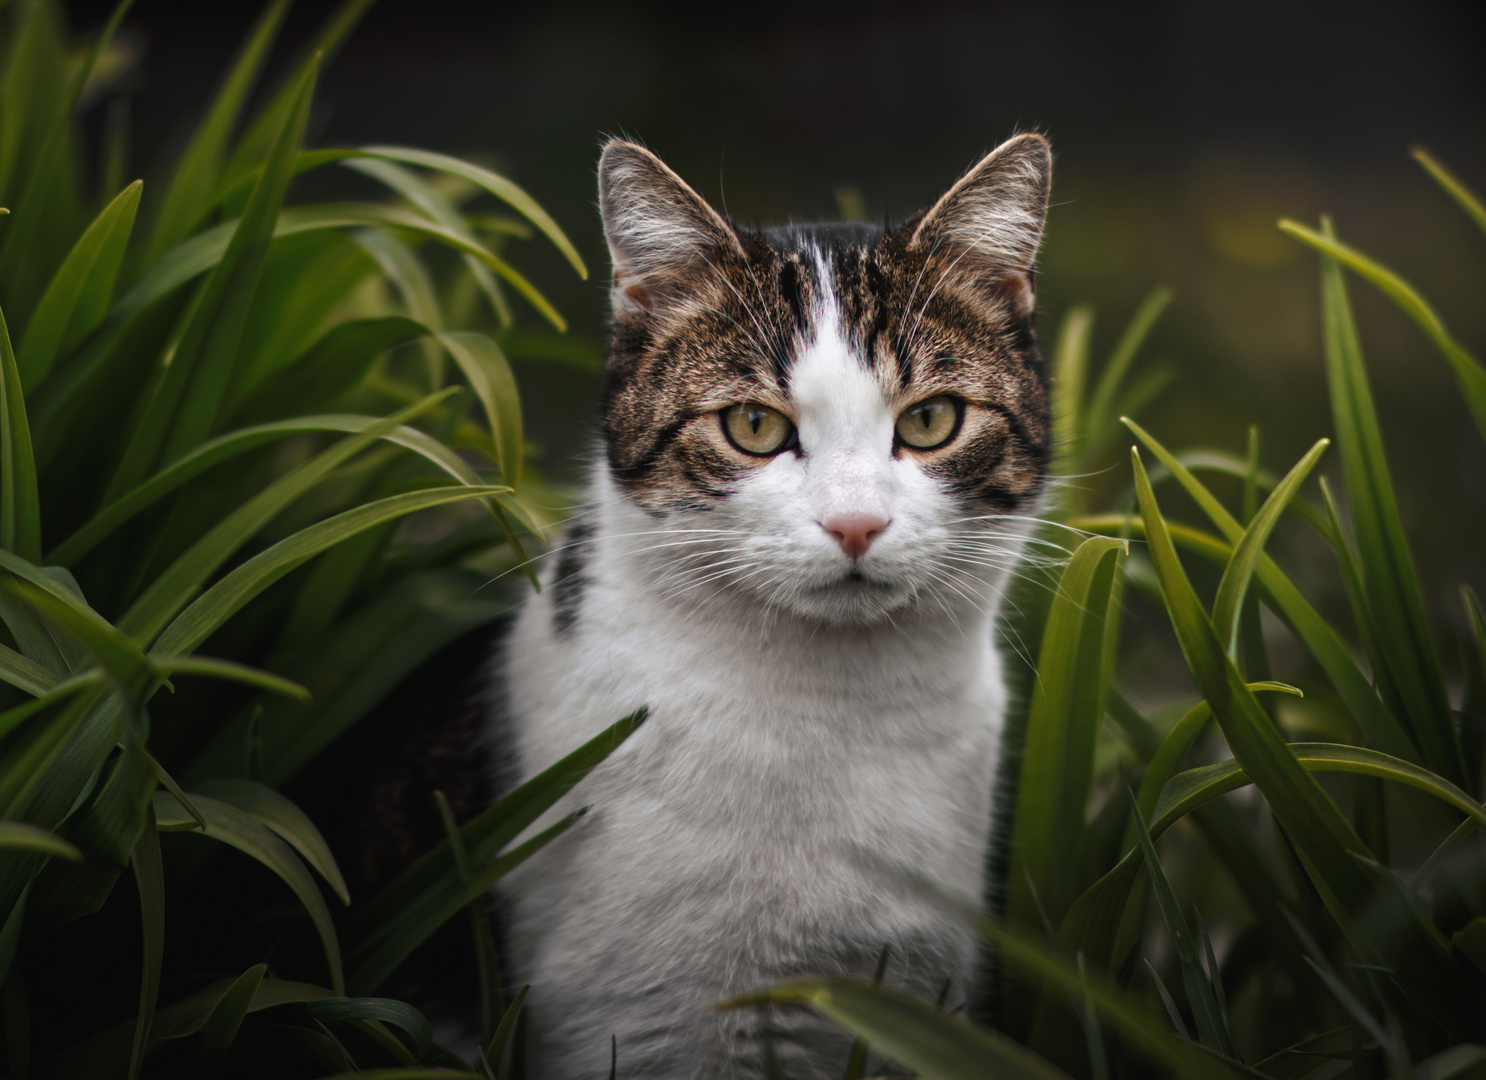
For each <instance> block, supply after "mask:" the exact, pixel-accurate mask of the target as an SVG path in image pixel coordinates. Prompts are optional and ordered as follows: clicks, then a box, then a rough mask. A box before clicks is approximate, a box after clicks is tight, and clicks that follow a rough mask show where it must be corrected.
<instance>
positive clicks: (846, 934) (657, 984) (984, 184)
mask: <svg viewBox="0 0 1486 1080" xmlns="http://www.w3.org/2000/svg"><path fill="white" fill-rule="evenodd" d="M1051 168H1052V162H1051V153H1050V150H1049V146H1048V143H1047V141H1046V139H1045V138H1043V137H1042V136H1041V135H1038V134H1035V133H1029V134H1023V135H1020V136H1018V137H1016V138H1013V139H1011V140H1009V141H1008V142H1006V143H1004V144H1002V145H1001V146H1000V147H999V148H997V149H996V150H994V151H993V152H992V153H990V154H989V155H987V156H986V157H985V158H984V159H982V160H981V161H980V162H979V163H978V164H977V165H975V166H974V167H973V168H972V169H971V170H970V171H969V172H968V173H967V174H966V175H965V176H964V177H963V178H962V179H960V180H959V181H958V182H957V183H956V184H955V185H954V186H953V187H952V188H950V189H949V191H948V192H947V193H946V194H945V195H944V196H943V197H942V198H940V199H939V201H938V202H937V203H935V204H934V205H933V207H931V208H930V209H929V210H927V211H923V212H920V213H918V214H916V215H914V216H913V217H911V218H909V219H908V220H907V221H906V222H904V223H903V224H901V225H899V226H897V227H894V228H887V227H877V226H873V225H866V224H831V225H791V226H786V227H781V228H769V229H763V230H757V229H747V228H744V227H742V226H740V225H738V224H737V223H735V222H733V221H731V220H729V219H728V218H727V217H726V216H724V215H723V214H721V213H718V212H717V211H716V210H714V209H713V208H712V207H711V206H710V205H709V204H708V203H707V202H706V201H705V200H704V199H702V198H701V196H699V195H698V194H697V193H696V192H695V191H693V190H692V189H691V188H690V187H688V186H687V185H686V183H685V182H683V181H682V180H681V178H680V177H679V176H677V175H676V174H675V173H674V172H672V171H671V170H670V169H669V168H668V167H667V166H666V165H665V164H664V163H663V162H662V161H661V160H660V159H659V158H658V157H656V156H655V155H654V154H652V153H651V152H650V151H648V150H646V149H644V148H643V147H641V146H639V145H636V144H635V143H632V142H626V141H618V140H616V141H612V142H609V143H608V144H607V146H606V147H605V148H604V150H603V154H602V157H601V159H600V163H599V176H598V179H599V207H600V212H601V215H602V218H603V226H604V232H605V236H606V238H607V240H608V245H609V251H610V255H611V257H612V260H613V279H612V288H611V293H610V296H611V302H612V307H613V340H612V345H611V348H610V351H609V354H608V360H607V365H606V384H607V386H606V391H605V396H604V402H603V442H604V455H603V457H602V459H601V460H600V461H597V462H596V463H595V466H594V468H593V469H592V475H591V478H590V481H589V484H588V487H587V495H586V499H587V502H586V505H585V507H584V509H583V510H582V511H581V512H579V513H578V514H576V515H575V517H574V518H573V520H572V522H571V524H570V526H569V530H568V533H567V535H566V537H565V539H564V541H563V545H562V547H561V548H560V553H559V555H558V557H557V558H556V560H555V562H554V564H553V566H551V567H550V568H549V569H548V570H547V571H546V572H545V580H544V582H543V584H544V587H543V589H542V590H541V592H540V593H537V594H535V595H532V596H531V597H530V598H529V599H528V600H527V601H526V602H525V605H524V608H523V609H522V611H521V613H520V614H519V616H518V618H517V620H516V624H515V626H514V628H513V631H512V633H511V635H510V637H509V639H508V640H507V641H506V643H505V645H504V647H503V648H502V649H501V650H500V651H499V653H498V655H497V657H496V660H495V667H496V669H497V671H498V672H499V677H500V679H501V682H502V685H503V687H504V689H503V690H502V692H501V698H502V701H501V702H500V704H499V708H498V709H497V710H496V711H497V712H499V713H500V714H501V715H502V717H503V719H501V720H500V721H499V722H498V723H499V724H500V725H502V726H503V730H504V733H505V737H506V738H508V739H510V740H511V741H512V742H513V743H514V751H515V755H516V759H517V761H518V762H519V772H520V774H521V775H520V779H525V778H528V777H530V776H532V775H534V774H535V773H536V772H537V771H540V770H541V769H542V768H544V767H546V766H547V765H549V764H551V763H552V762H553V761H556V760H557V759H558V758H559V757H561V756H562V755H563V754H565V753H567V752H569V751H571V750H573V749H574V748H575V747H577V746H578V745H580V744H581V743H582V742H583V741H585V740H586V739H588V738H590V737H592V736H593V735H594V734H596V733H597V732H598V731H600V730H602V729H603V728H604V727H605V726H606V725H608V724H610V723H612V722H614V721H615V720H616V719H618V718H619V717H621V716H624V715H625V714H627V713H629V712H631V711H632V710H634V709H636V708H638V707H639V706H648V707H649V710H650V713H649V719H648V720H647V721H646V723H645V724H644V726H642V727H641V728H640V729H639V731H638V732H637V733H636V734H635V735H633V736H632V737H631V738H630V739H629V740H628V741H627V742H626V743H625V744H624V745H623V746H621V747H620V749H619V750H618V751H617V752H616V753H615V754H614V755H613V756H612V757H611V758H610V759H609V760H608V761H606V762H605V763H604V764H603V765H601V766H600V767H599V768H598V769H597V770H595V771H594V773H593V774H592V775H590V776H589V777H588V778H587V779H586V780H585V781H584V782H583V784H582V785H580V787H579V788H578V789H577V790H576V791H575V792H573V793H572V794H571V795H570V796H569V797H568V798H567V799H566V800H565V801H564V802H563V803H562V804H560V805H559V807H557V808H555V809H554V810H553V811H552V812H551V814H549V816H548V817H547V818H545V819H544V821H551V820H554V819H555V815H556V814H559V813H566V812H568V811H570V810H571V809H573V808H574V807H575V806H578V805H580V804H586V805H591V807H592V810H591V812H590V813H588V814H587V816H586V817H584V818H583V819H581V820H580V822H579V823H578V824H577V825H576V826H575V827H574V828H572V829H571V830H570V831H568V832H567V833H566V834H564V835H563V836H562V837H561V838H559V839H558V840H557V841H556V842H554V843H552V844H551V845H550V846H549V847H547V848H545V849H543V850H542V851H540V852H539V853H538V854H536V855H535V856H534V857H533V858H531V859H530V860H529V861H528V862H527V863H526V864H525V865H523V866H522V867H520V868H519V869H518V870H517V871H516V872H515V873H513V874H512V875H510V876H509V877H508V878H507V879H506V880H505V881H504V882H503V888H502V893H503V897H504V901H505V904H506V907H507V910H508V912H509V924H508V926H507V936H508V938H509V941H510V948H511V959H512V961H513V962H514V978H515V981H516V984H517V985H520V984H521V983H527V982H529V983H530V984H531V991H530V995H529V998H528V1007H529V1009H530V1023H531V1055H532V1057H531V1061H532V1075H533V1076H534V1077H536V1078H538V1080H567V1078H583V1080H590V1078H592V1080H597V1078H599V1077H602V1076H604V1075H607V1074H608V1070H609V1067H610V1053H611V1036H612V1037H613V1039H614V1046H615V1047H616V1048H617V1061H618V1075H619V1076H621V1077H644V1078H656V1080H671V1078H675V1080H692V1078H694V1077H705V1078H708V1080H712V1078H718V1077H754V1076H764V1075H766V1064H765V1062H766V1057H767V1056H769V1055H772V1057H773V1059H774V1061H775V1062H777V1067H778V1069H779V1070H780V1072H781V1073H782V1075H783V1076H785V1077H788V1078H790V1080H807V1078H812V1077H826V1076H829V1077H838V1076H840V1075H841V1073H842V1071H843V1069H844V1068H845V1062H846V1059H847V1056H848V1053H849V1050H850V1046H851V1043H852V1039H851V1036H850V1035H849V1034H848V1033H846V1032H845V1031H844V1029H841V1028H839V1027H837V1026H836V1025H833V1024H831V1023H829V1022H827V1021H825V1020H824V1019H822V1018H820V1017H818V1016H816V1015H815V1014H814V1013H811V1012H809V1011H807V1010H801V1009H795V1010H787V1009H773V1010H760V1009H744V1010H733V1011H717V1010H714V1009H712V1007H711V1006H712V1005H713V1004H714V1003H715V1002H717V1001H719V1000H720V999H723V998H725V997H728V996H729V995H735V994H739V993H742V992H745V991H749V990H754V989H758V988H760V987H763V986H767V985H769V984H770V983H773V982H775V981H778V980H783V979H786V978H789V977H792V976H800V975H805V974H810V973H853V974H857V975H863V976H870V975H871V973H872V971H873V969H874V967H875V966H876V964H877V961H878V959H879V956H880V954H881V953H882V951H883V949H884V947H885V946H886V947H887V948H888V949H889V950H890V955H891V960H890V967H889V972H890V974H889V978H888V982H889V983H890V984H894V985H897V986H899V987H903V988H906V989H907V990H909V991H911V992H914V993H917V994H920V995H924V996H928V997H933V996H935V995H936V994H937V993H939V992H940V990H941V988H942V987H943V986H944V984H945V981H946V980H949V981H950V984H951V985H952V987H953V988H954V989H953V991H952V993H953V994H954V995H957V996H958V997H959V998H960V999H963V998H964V996H965V995H966V994H968V993H969V991H970V986H971V981H972V979H973V976H974V968H975V956H976V943H975V941H974V940H973V938H972V935H971V934H970V933H969V932H968V931H967V930H965V929H964V928H963V927H961V926H959V925H956V924H953V923H951V922H949V921H947V920H946V919H945V918H944V917H943V916H942V915H941V914H940V913H938V911H936V909H935V907H934V906H933V905H932V904H930V903H929V902H927V901H925V900H922V899H915V898H913V896H912V895H911V894H905V892H904V890H902V889H901V888H895V887H894V883H893V880H892V876H891V874H890V873H889V872H887V871H885V870H884V867H885V866H894V865H899V866H903V867H907V868H910V869H911V870H913V871H916V872H917V873H919V874H921V875H923V876H925V877H927V878H929V879H932V880H933V881H935V882H938V883H941V884H942V885H943V886H945V887H946V888H948V889H950V890H953V891H954V892H957V893H960V894H963V895H966V896H971V897H977V896H981V895H983V894H984V891H985V888H986V886H987V881H986V876H987V870H986V867H987V862H988V851H989V848H990V846H991V843H992V837H993V816H994V813H993V810H994V805H995V799H996V795H997V792H996V790H995V788H996V779H995V777H996V771H997V762H998V758H999V754H1000V745H999V744H1000V734H1001V728H1002V716H1003V713H1004V709H1005V702H1006V690H1005V687H1004V684H1003V679H1002V669H1001V662H1000V659H999V656H998V653H997V649H996V645H995V627H996V621H997V617H998V612H999V609H1000V597H1001V595H1002V593H1003V591H1004V589H1005V587H1006V584H1007V582H1008V580H1009V578H1010V576H1011V575H1012V574H1014V573H1015V568H1016V565H1017V562H1018V559H1019V558H1021V555H1022V549H1023V547H1024V545H1025V542H1026V535H1027V532H1028V529H1029V517H1030V514H1031V513H1034V512H1035V510H1036V507H1037V505H1038V502H1039V499H1040V497H1041V495H1042V493H1043V491H1044V488H1045V479H1046V469H1047V464H1048V458H1049V447H1050V431H1051V425H1050V420H1049V410H1048V391H1047V385H1046V375H1045V372H1044V367H1043V363H1042V359H1041V357H1040V354H1039V352H1038V346H1037V338H1036V332H1035V327H1034V318H1033V307H1034V260H1035V257H1036V254H1037V250H1038V246H1039V243H1040V240H1041V234H1042V229H1043V223H1044V220H1045V217H1046V212H1047V203H1048V194H1049V188H1050V184H1051ZM496 723H497V721H494V720H492V725H495V724H496ZM768 1067H769V1068H772V1067H773V1066H768Z"/></svg>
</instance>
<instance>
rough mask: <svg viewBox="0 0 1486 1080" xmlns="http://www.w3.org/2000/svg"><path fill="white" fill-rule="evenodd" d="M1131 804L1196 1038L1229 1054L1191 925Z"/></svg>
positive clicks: (1230, 1046)
mask: <svg viewBox="0 0 1486 1080" xmlns="http://www.w3.org/2000/svg"><path fill="white" fill-rule="evenodd" d="M1130 804H1131V806H1132V807H1133V809H1134V816H1135V835H1136V837H1137V838H1138V839H1139V840H1140V849H1141V851H1142V853H1143V854H1144V855H1145V868H1146V871H1147V873H1149V874H1150V878H1151V888H1152V890H1153V891H1154V892H1155V894H1156V903H1157V906H1158V907H1159V908H1160V909H1161V919H1162V921H1163V922H1165V923H1166V931H1167V933H1168V934H1169V935H1170V937H1171V943H1172V945H1173V946H1174V947H1175V949H1176V956H1177V960H1178V962H1179V963H1180V965H1181V969H1182V984H1183V985H1184V986H1185V987H1186V990H1187V1004H1188V1006H1190V1007H1191V1009H1192V1020H1193V1022H1194V1023H1195V1024H1196V1025H1197V1037H1198V1038H1199V1039H1200V1040H1201V1041H1202V1045H1203V1046H1206V1047H1208V1048H1209V1049H1211V1050H1216V1051H1218V1052H1219V1053H1221V1054H1224V1055H1226V1056H1229V1057H1231V1056H1232V1055H1233V1043H1232V1040H1231V1039H1229V1038H1228V1034H1227V1031H1226V1028H1225V1026H1224V1024H1223V1018H1222V1014H1221V1013H1220V1012H1219V1011H1218V1003H1217V1000H1216V999H1215V998H1214V997H1213V993H1212V986H1211V985H1210V984H1209V983H1208V981H1207V980H1206V979H1205V978H1204V977H1203V973H1202V967H1201V964H1200V963H1199V961H1198V958H1197V944H1196V941H1195V940H1194V939H1193V937H1192V928H1191V927H1190V926H1188V925H1187V920H1186V918H1185V917H1184V916H1183V915H1182V909H1181V905H1180V904H1179V903H1178V902H1177V899H1176V893H1175V892H1174V891H1172V888H1171V882H1170V881H1169V880H1168V879H1167V877H1166V871H1165V869H1164V868H1163V867H1162V866H1161V857H1160V856H1159V855H1158V854H1157V853H1156V845H1155V842H1154V841H1153V840H1151V834H1150V831H1149V830H1148V829H1147V828H1146V824H1145V816H1144V815H1143V814H1141V812H1140V806H1139V805H1138V804H1137V803H1136V802H1135V796H1134V795H1133V794H1132V795H1131V797H1130ZM1168 1008H1169V1006H1168Z"/></svg>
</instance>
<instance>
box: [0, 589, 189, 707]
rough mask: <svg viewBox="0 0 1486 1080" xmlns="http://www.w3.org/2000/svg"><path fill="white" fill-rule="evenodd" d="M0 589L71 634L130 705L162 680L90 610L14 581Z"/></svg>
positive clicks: (140, 654)
mask: <svg viewBox="0 0 1486 1080" xmlns="http://www.w3.org/2000/svg"><path fill="white" fill-rule="evenodd" d="M0 589H4V590H5V591H7V592H10V593H12V594H13V595H15V596H16V597H18V598H19V599H21V600H22V601H24V602H25V603H26V604H28V605H30V606H31V607H32V608H33V609H34V610H36V611H38V612H40V613H41V614H43V615H44V616H45V617H46V618H47V619H48V620H49V621H51V622H52V623H53V624H54V625H58V626H61V627H63V628H65V629H66V630H67V631H68V632H69V633H70V634H72V635H73V636H74V637H75V638H76V640H77V641H79V642H80V643H81V644H82V646H83V648H84V649H85V650H86V652H87V653H88V655H89V656H90V657H91V658H92V659H93V660H94V661H95V662H96V663H97V664H98V666H100V667H102V668H103V670H104V671H105V672H106V673H107V675H108V677H109V679H110V680H111V681H112V682H113V683H114V685H115V687H117V689H118V690H119V692H120V693H121V694H122V695H123V696H124V698H125V699H126V700H127V701H128V702H129V703H130V704H131V705H139V704H142V703H143V701H144V699H145V698H146V697H147V696H148V694H149V693H150V692H151V691H153V690H154V688H155V687H156V686H157V685H159V683H160V682H162V681H163V680H164V673H163V672H162V671H160V669H159V668H158V667H156V666H155V664H154V662H153V661H152V660H151V659H150V658H149V657H147V656H146V655H145V654H144V653H143V651H141V650H140V648H139V646H138V645H137V644H136V643H135V642H134V641H133V640H132V639H131V638H130V637H129V636H128V635H126V634H123V633H121V632H119V631H118V630H116V629H114V627H112V626H110V625H109V624H108V622H107V621H105V620H104V619H103V618H102V616H100V615H98V614H96V613H95V612H93V611H92V610H91V609H87V608H83V609H81V610H80V609H79V607H78V606H75V605H73V604H67V603H63V602H62V601H60V600H58V599H57V598H56V597H55V596H54V595H53V594H52V593H49V592H45V591H43V590H41V589H38V588H36V587H35V586H34V585H32V584H30V583H29V582H25V581H21V580H19V579H17V578H9V577H6V578H0Z"/></svg>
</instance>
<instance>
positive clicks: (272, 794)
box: [196, 777, 351, 904]
mask: <svg viewBox="0 0 1486 1080" xmlns="http://www.w3.org/2000/svg"><path fill="white" fill-rule="evenodd" d="M196 788H197V790H198V791H200V792H201V793H202V794H203V795H209V796H211V797H212V798H214V799H216V800H218V801H219V802H224V803H228V804H229V805H231V806H235V807H237V808H238V809H239V810H241V811H242V812H243V813H245V814H251V815H252V816H253V817H255V818H257V819H258V820H259V821H261V822H262V823H263V824H265V825H267V826H268V827H269V828H270V829H272V830H273V831H274V832H276V833H278V834H279V836H280V837H282V838H283V839H284V840H286V841H288V843H289V845H290V846H291V847H293V848H294V850H295V851H297V852H299V854H300V856H301V857H303V859H304V861H305V862H307V863H309V864H310V865H311V866H312V867H314V868H315V870H317V871H318V872H319V874H320V876H321V877H323V878H324V879H325V881H326V882H327V883H328V884H329V885H330V887H331V888H332V889H334V890H335V895H336V896H338V897H340V899H341V903H343V904H349V903H350V902H351V895H350V893H349V892H348V891H347V889H346V879H345V878H344V877H342V876H341V869H340V867H339V866H338V865H336V861H335V856H334V855H332V854H331V853H330V846H329V845H328V844H326V843H325V837H323V836H321V835H320V830H319V829H317V828H316V827H315V823H314V822H313V821H311V820H310V819H309V815H307V814H306V813H305V812H304V811H303V810H301V809H300V808H299V807H297V806H295V805H294V803H293V802H291V801H290V800H289V799H288V798H287V797H286V796H284V795H281V794H280V793H279V792H277V791H275V790H274V789H273V788H271V787H269V786H268V785H267V784H260V783H258V782H257V781H255V780H247V779H243V778H240V777H221V778H218V779H215V780H204V781H202V782H201V783H199V784H197V785H196Z"/></svg>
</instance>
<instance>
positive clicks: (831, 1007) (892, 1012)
mask: <svg viewBox="0 0 1486 1080" xmlns="http://www.w3.org/2000/svg"><path fill="white" fill-rule="evenodd" d="M766 1004H788V1005H809V1006H810V1007H811V1008H812V1009H814V1010H815V1011H816V1012H819V1013H821V1014H822V1015H824V1016H828V1017H830V1018H831V1019H832V1020H835V1021H836V1022H837V1023H839V1024H842V1025H843V1026H845V1027H847V1028H850V1029H851V1030H852V1031H854V1032H856V1033H857V1034H859V1035H863V1036H865V1037H866V1038H868V1039H869V1040H870V1041H871V1042H872V1044H873V1045H874V1046H876V1047H877V1048H878V1049H879V1050H881V1051H882V1052H883V1053H884V1054H886V1055H887V1056H888V1057H890V1058H892V1059H893V1060H894V1061H897V1062H901V1063H902V1064H904V1065H907V1066H908V1067H909V1068H911V1069H913V1070H914V1072H915V1073H916V1074H917V1075H919V1076H922V1077H924V1080H981V1078H983V1077H985V1076H986V1075H988V1073H987V1070H993V1071H994V1074H995V1076H996V1077H998V1078H1001V1077H1005V1078H1006V1080H1067V1077H1068V1074H1067V1073H1065V1072H1063V1071H1062V1070H1061V1069H1059V1068H1057V1067H1056V1066H1055V1065H1053V1064H1052V1063H1051V1062H1048V1061H1046V1060H1045V1059H1043V1058H1040V1057H1038V1056H1037V1055H1036V1054H1034V1053H1032V1051H1030V1050H1028V1049H1027V1048H1026V1047H1024V1046H1021V1045H1019V1044H1017V1043H1015V1042H1013V1041H1012V1040H1011V1039H1008V1038H1007V1037H1006V1036H1005V1035H1002V1034H1001V1033H1000V1032H997V1031H990V1030H987V1029H984V1028H978V1027H975V1026H973V1025H972V1024H970V1023H969V1022H968V1021H966V1020H963V1019H961V1018H960V1017H958V1016H951V1015H949V1014H948V1013H945V1012H943V1011H941V1010H939V1009H936V1008H935V1007H934V1006H933V1005H932V1004H930V1003H929V1002H927V1001H922V1000H920V999H919V998H916V997H912V996H910V995H908V994H905V993H903V992H902V991H901V990H894V989H892V988H891V987H885V986H873V985H872V984H871V983H870V982H867V981H866V980H864V979H853V978H850V977H848V976H845V975H837V976H824V977H820V978H813V979H796V980H793V981H791V982H787V983H780V984H778V985H777V986H772V987H770V988H769V989H768V990H764V991H761V992H760V993H757V994H749V995H747V996H746V997H740V998H734V999H733V1000H731V1001H725V1002H722V1003H721V1005H719V1006H718V1007H719V1008H725V1009H736V1008H742V1007H745V1006H752V1005H766Z"/></svg>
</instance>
